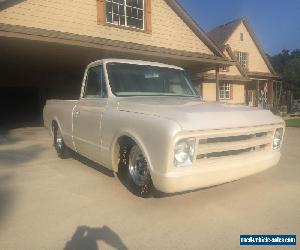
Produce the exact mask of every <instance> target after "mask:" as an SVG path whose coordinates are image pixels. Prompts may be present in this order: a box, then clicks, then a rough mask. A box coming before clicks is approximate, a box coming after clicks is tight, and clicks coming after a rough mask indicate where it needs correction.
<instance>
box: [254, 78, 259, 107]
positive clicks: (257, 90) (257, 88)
mask: <svg viewBox="0 0 300 250" xmlns="http://www.w3.org/2000/svg"><path fill="white" fill-rule="evenodd" d="M259 95H260V91H259V80H256V104H255V106H256V107H257V106H258V103H259Z"/></svg>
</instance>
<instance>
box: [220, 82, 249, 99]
mask: <svg viewBox="0 0 300 250" xmlns="http://www.w3.org/2000/svg"><path fill="white" fill-rule="evenodd" d="M231 88H232V99H230V100H220V101H221V102H226V103H235V104H245V85H244V84H243V83H241V84H239V83H232V84H231Z"/></svg>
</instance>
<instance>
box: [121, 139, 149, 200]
mask: <svg viewBox="0 0 300 250" xmlns="http://www.w3.org/2000/svg"><path fill="white" fill-rule="evenodd" d="M120 164H121V166H120V168H119V174H120V177H121V180H122V182H123V183H124V185H125V186H126V187H127V188H128V189H129V191H131V192H132V193H133V194H135V195H137V196H139V197H148V196H149V195H150V194H151V193H152V191H153V189H154V188H153V184H152V180H151V176H150V172H149V168H148V163H147V160H146V158H145V156H144V154H143V152H142V150H141V149H140V148H139V146H138V145H136V144H135V143H133V144H131V145H126V146H123V147H121V155H120Z"/></svg>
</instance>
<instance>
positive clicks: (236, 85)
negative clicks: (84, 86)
mask: <svg viewBox="0 0 300 250" xmlns="http://www.w3.org/2000/svg"><path fill="white" fill-rule="evenodd" d="M0 47H1V56H0V68H1V77H0V95H1V96H0V107H5V110H2V111H1V112H2V118H3V119H2V120H3V121H4V120H8V121H13V120H25V121H28V119H29V117H34V119H37V120H38V119H40V118H41V113H42V109H43V105H44V103H45V100H46V99H49V98H78V96H79V91H80V85H81V80H82V79H81V77H82V75H83V71H84V68H85V66H86V65H87V64H88V63H90V62H91V61H94V60H97V59H101V58H109V57H114V58H130V59H140V60H149V61H157V62H163V63H168V64H174V65H177V66H181V67H183V68H185V69H186V70H187V72H188V73H189V74H190V76H191V78H192V79H194V80H195V81H194V83H195V86H197V87H198V85H199V82H200V85H199V88H198V89H199V93H200V95H202V96H203V99H204V100H210V101H216V100H220V101H222V102H223V101H224V102H233V103H247V104H249V105H252V106H255V105H257V104H258V100H260V99H261V96H260V94H259V93H260V92H261V90H266V89H270V90H271V89H272V90H273V87H272V85H273V84H274V82H275V81H277V80H278V79H279V78H278V76H277V75H276V73H275V72H274V70H273V69H272V66H271V65H270V63H269V62H268V59H267V58H266V56H265V54H264V52H263V50H262V48H261V46H260V45H259V43H258V42H257V39H256V38H255V35H254V33H253V32H252V31H251V29H250V26H249V25H248V23H247V21H246V20H245V19H239V20H236V21H233V22H231V23H228V24H226V25H223V26H220V27H218V28H216V29H214V30H213V31H211V32H210V33H209V34H207V33H205V32H204V31H203V30H202V29H201V28H200V27H199V26H198V25H197V23H196V22H195V21H194V20H193V19H192V18H191V17H190V16H189V15H188V14H187V12H186V11H185V10H184V9H183V8H182V7H181V5H180V4H179V3H178V2H177V1H176V0H118V1H115V0H72V1H57V0H48V1H44V0H26V1H25V0H2V1H0ZM263 93H267V94H268V98H269V99H268V102H269V103H271V99H272V98H273V92H272V91H264V92H263ZM7 103H12V105H9V106H8V105H6V104H7ZM5 117H6V118H5ZM30 119H31V118H30Z"/></svg>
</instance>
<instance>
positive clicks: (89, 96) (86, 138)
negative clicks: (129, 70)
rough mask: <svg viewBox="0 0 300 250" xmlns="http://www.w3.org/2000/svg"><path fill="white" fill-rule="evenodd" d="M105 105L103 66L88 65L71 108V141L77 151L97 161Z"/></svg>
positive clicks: (98, 160) (99, 151)
mask: <svg viewBox="0 0 300 250" xmlns="http://www.w3.org/2000/svg"><path fill="white" fill-rule="evenodd" d="M106 105H107V92H106V86H105V80H104V76H103V67H102V65H97V66H93V67H90V68H89V69H88V71H87V73H86V77H85V81H84V84H83V87H82V94H81V97H80V99H79V101H78V103H77V105H76V106H75V108H74V110H73V141H74V144H75V147H76V151H77V152H78V153H80V154H82V155H84V156H86V157H88V158H89V159H91V160H94V161H97V162H101V155H100V154H101V121H102V115H103V112H104V111H105V109H106Z"/></svg>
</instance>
